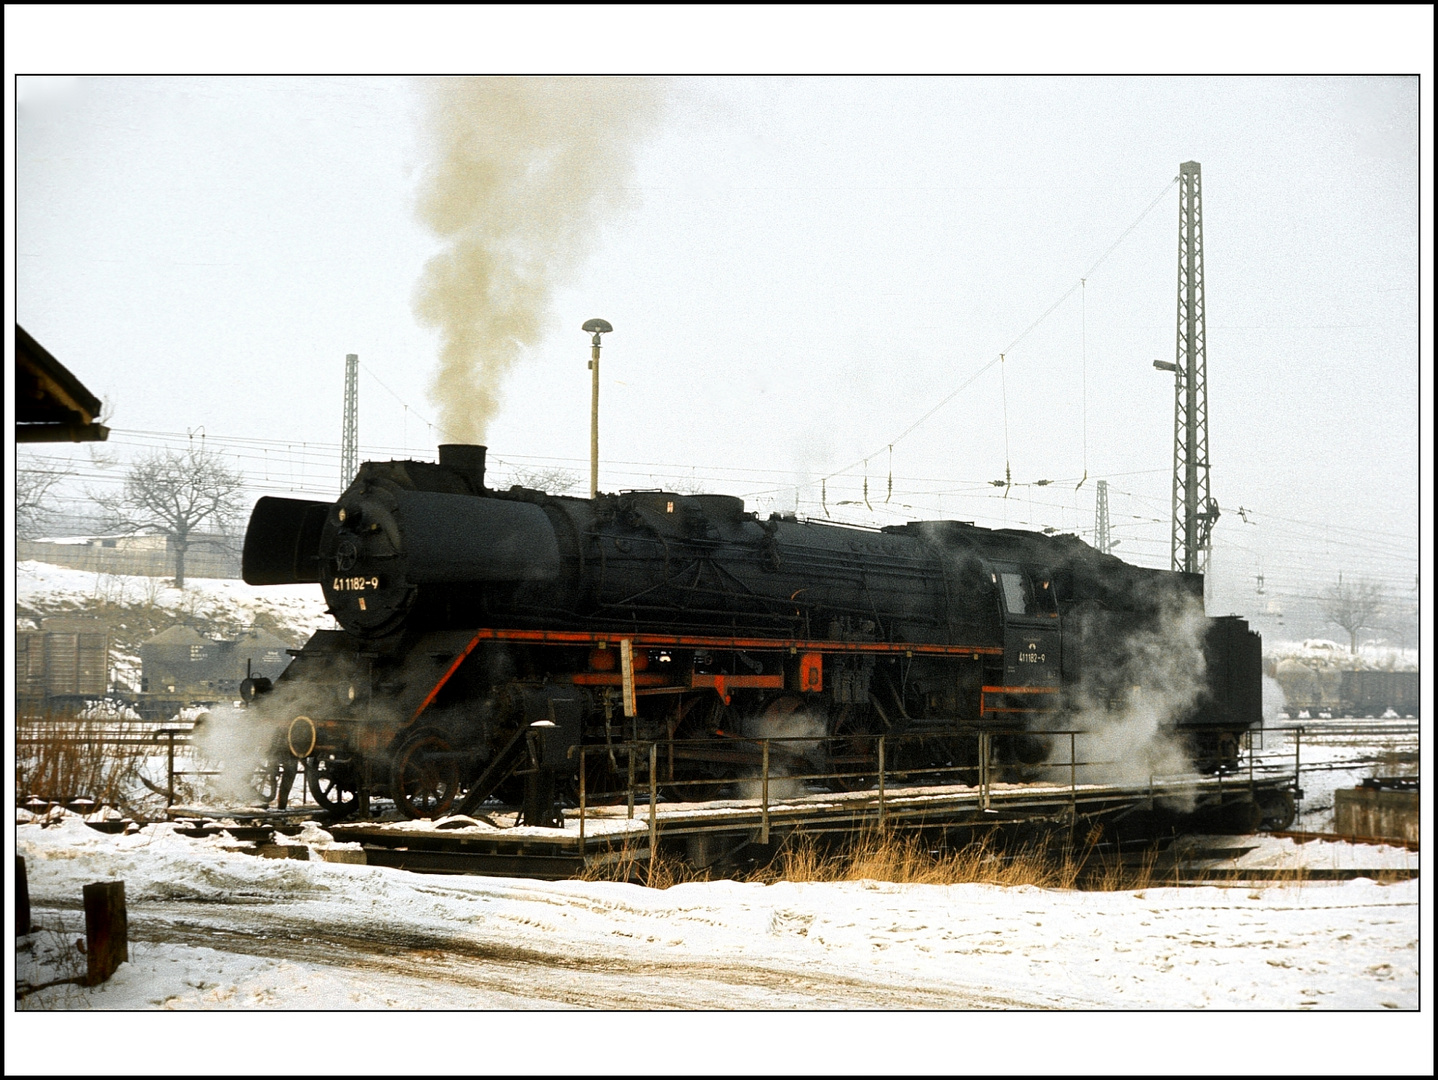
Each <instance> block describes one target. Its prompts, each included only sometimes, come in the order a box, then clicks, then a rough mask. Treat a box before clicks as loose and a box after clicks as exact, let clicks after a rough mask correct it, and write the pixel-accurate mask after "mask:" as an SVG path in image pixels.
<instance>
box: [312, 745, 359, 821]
mask: <svg viewBox="0 0 1438 1080" xmlns="http://www.w3.org/2000/svg"><path fill="white" fill-rule="evenodd" d="M305 778H306V781H307V783H308V784H309V789H310V794H311V795H313V796H314V797H315V802H317V803H318V804H319V806H320V809H321V810H325V811H327V812H328V813H329V814H330V816H331V817H333V818H335V819H336V820H342V819H344V818H347V817H349V816H350V815H351V814H353V813H354V812H355V811H356V810H357V809H358V808H359V778H358V776H357V775H356V773H355V767H354V762H353V761H350V760H343V759H339V758H335V757H326V756H321V755H319V754H311V755H310V756H309V757H307V758H305Z"/></svg>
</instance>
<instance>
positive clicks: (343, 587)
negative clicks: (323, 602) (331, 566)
mask: <svg viewBox="0 0 1438 1080" xmlns="http://www.w3.org/2000/svg"><path fill="white" fill-rule="evenodd" d="M330 588H331V589H333V590H334V591H335V592H365V591H366V590H368V589H378V588H379V578H378V577H337V578H335V579H334V582H333V583H332V584H331V585H330Z"/></svg>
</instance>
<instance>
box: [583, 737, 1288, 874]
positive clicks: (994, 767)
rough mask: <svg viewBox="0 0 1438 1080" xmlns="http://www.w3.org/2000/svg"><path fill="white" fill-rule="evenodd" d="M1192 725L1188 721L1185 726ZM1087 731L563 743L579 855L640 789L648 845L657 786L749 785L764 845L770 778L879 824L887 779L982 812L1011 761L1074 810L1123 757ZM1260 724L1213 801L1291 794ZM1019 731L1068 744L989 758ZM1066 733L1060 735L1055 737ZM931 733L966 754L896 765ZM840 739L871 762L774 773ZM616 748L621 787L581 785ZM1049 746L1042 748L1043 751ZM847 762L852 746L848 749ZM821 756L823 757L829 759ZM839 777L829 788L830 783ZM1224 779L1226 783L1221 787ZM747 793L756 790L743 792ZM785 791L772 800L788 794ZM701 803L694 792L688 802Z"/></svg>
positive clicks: (654, 835) (1151, 791) (1178, 778)
mask: <svg viewBox="0 0 1438 1080" xmlns="http://www.w3.org/2000/svg"><path fill="white" fill-rule="evenodd" d="M1190 730H1191V729H1190ZM1089 734H1093V733H1092V732H1090V731H1088V730H1084V729H1059V730H1053V731H1045V732H1041V733H1036V732H1034V731H1032V730H1028V729H1018V728H1016V729H983V730H966V731H963V732H957V733H955V732H952V731H948V732H942V731H936V732H914V733H909V734H905V735H865V736H856V735H845V736H829V737H811V736H802V735H798V736H772V737H768V738H760V737H743V736H726V737H724V738H723V739H719V740H694V739H686V740H674V739H660V740H647V741H646V740H637V741H631V742H624V743H611V744H607V745H592V746H575V747H571V749H570V753H569V756H570V758H571V759H577V765H578V781H579V783H578V796H579V806H578V811H579V853H580V854H581V855H583V854H584V853H585V850H586V845H587V843H588V841H589V831H588V826H589V823H590V822H591V820H594V815H593V811H594V810H595V809H597V808H598V807H600V806H604V807H606V808H607V807H612V806H615V805H617V804H618V803H620V802H621V801H622V802H624V803H625V804H626V806H627V818H628V819H629V820H633V818H634V816H635V804H636V796H638V795H640V794H644V795H647V796H648V803H649V812H648V826H649V850H650V851H651V852H653V851H655V850H656V845H657V843H658V837H659V815H658V803H659V795H660V789H661V788H664V789H667V790H666V797H672V796H673V795H674V793H675V792H676V791H677V792H681V793H690V792H698V791H703V790H709V789H715V790H716V791H718V790H722V789H724V788H733V787H734V786H735V785H741V787H742V786H751V787H753V788H754V789H755V790H756V794H757V801H758V811H759V842H760V843H762V844H767V843H769V837H770V832H771V828H772V822H771V814H772V811H773V809H774V808H775V805H776V803H775V801H774V799H773V797H772V796H773V786H774V782H775V781H783V782H784V783H785V784H787V785H807V784H819V783H822V784H826V785H831V786H830V787H829V790H830V791H831V792H835V793H838V792H845V791H847V792H848V793H849V796H850V798H849V799H848V800H847V801H848V802H849V805H851V806H852V807H853V808H854V809H855V810H863V811H872V812H873V813H874V816H875V819H876V821H877V822H878V824H879V825H881V826H882V825H885V824H887V822H888V820H889V815H890V812H891V810H892V809H893V807H894V796H893V794H892V789H893V786H894V784H895V782H896V781H910V782H912V781H914V780H915V779H919V780H922V779H924V778H931V779H941V778H942V779H948V780H950V781H951V782H953V783H962V784H965V785H966V786H969V787H977V789H978V806H979V808H980V810H981V811H983V812H990V811H991V809H992V796H993V785H994V783H995V778H996V776H999V775H1001V774H1002V773H1003V772H1004V770H1006V769H1010V768H1016V769H1018V770H1021V771H1022V772H1024V773H1026V774H1030V776H1031V775H1032V774H1034V773H1040V774H1042V773H1045V772H1049V773H1054V772H1057V773H1060V774H1063V773H1066V774H1067V787H1068V802H1069V808H1070V813H1071V814H1072V815H1074V816H1076V815H1077V810H1078V803H1079V794H1080V788H1081V787H1087V786H1090V785H1093V784H1096V783H1103V781H1099V780H1094V779H1091V778H1084V779H1081V778H1080V770H1081V769H1082V770H1087V769H1095V768H1097V769H1102V768H1114V767H1122V766H1124V765H1125V764H1126V762H1124V761H1123V760H1121V759H1099V760H1083V759H1081V758H1080V756H1079V754H1078V746H1079V744H1078V738H1079V737H1080V736H1083V735H1089ZM1261 735H1262V730H1261V729H1260V730H1255V731H1249V732H1245V733H1244V740H1243V747H1244V750H1245V751H1246V755H1245V756H1246V758H1247V764H1246V766H1245V767H1243V768H1241V769H1240V770H1239V771H1237V772H1229V773H1227V774H1225V773H1224V772H1222V771H1219V772H1218V773H1217V774H1216V775H1215V777H1214V781H1216V782H1215V783H1214V786H1215V789H1216V794H1217V796H1218V799H1219V801H1220V803H1221V802H1222V799H1223V794H1224V792H1225V790H1227V791H1234V790H1239V789H1243V788H1247V789H1248V790H1249V791H1250V792H1252V791H1253V790H1255V789H1256V788H1257V787H1258V786H1259V785H1260V784H1261V785H1263V786H1264V787H1271V786H1273V785H1274V784H1280V785H1288V786H1289V787H1291V788H1292V789H1293V790H1294V792H1295V795H1296V796H1301V789H1300V788H1299V786H1298V780H1299V759H1298V757H1297V755H1296V753H1295V756H1294V759H1293V769H1292V770H1291V771H1290V769H1289V768H1288V765H1287V758H1286V757H1285V758H1283V759H1282V760H1278V759H1265V760H1263V761H1260V760H1258V757H1257V752H1256V751H1255V747H1254V742H1255V737H1256V736H1261ZM1005 736H1008V737H1019V736H1022V737H1026V738H1036V737H1040V738H1045V739H1049V740H1051V742H1050V746H1051V747H1054V746H1059V747H1061V746H1063V743H1064V742H1065V741H1066V742H1067V750H1068V755H1067V758H1066V759H1062V760H1057V761H1055V760H1046V761H1042V762H1036V763H1033V764H1019V765H1013V764H1007V763H1000V762H996V761H995V760H994V757H995V754H994V750H995V743H994V740H995V738H996V737H1005ZM1064 737H1066V739H1065V738H1064ZM936 739H945V740H949V741H951V742H952V741H955V740H960V739H967V740H977V754H976V757H975V759H974V760H973V761H972V762H969V761H965V762H963V763H954V762H950V763H948V764H943V765H923V766H907V767H906V766H902V765H897V766H896V764H895V759H894V756H893V754H892V751H893V750H894V749H895V748H898V747H902V746H903V745H904V744H905V743H913V742H920V743H922V742H930V743H932V742H933V741H934V740H936ZM835 743H839V744H843V746H844V747H845V748H846V749H849V750H850V751H852V749H853V748H854V747H855V745H856V744H857V745H860V746H863V745H867V746H869V747H870V749H871V753H870V754H869V755H868V757H867V759H866V764H867V763H868V762H871V763H872V764H871V765H869V767H864V768H859V769H838V770H823V771H792V770H791V769H789V768H787V767H786V768H784V769H783V770H782V771H778V772H776V771H775V767H774V764H775V763H774V749H775V748H776V747H777V748H779V749H780V750H785V749H788V748H791V747H792V748H795V749H797V750H799V751H800V752H799V753H797V754H796V753H794V752H793V751H792V750H791V751H790V752H789V753H788V754H787V757H788V759H789V762H790V763H794V762H796V761H798V760H803V759H805V758H807V759H809V760H813V759H814V758H815V757H816V756H817V755H816V754H815V751H816V750H818V749H819V748H820V747H821V746H824V745H825V744H835ZM741 746H747V747H751V748H753V751H752V752H751V754H750V757H751V758H752V764H754V765H756V766H757V772H755V773H753V774H751V775H728V776H715V777H676V776H675V773H674V764H673V763H674V755H675V749H676V747H679V748H681V749H682V750H683V751H685V752H687V754H688V755H693V754H695V753H702V751H703V749H704V748H706V747H708V748H713V749H718V750H730V751H732V750H733V749H734V748H735V747H741ZM661 752H663V753H664V754H665V756H666V758H667V760H668V762H669V778H668V779H667V780H666V779H663V778H661V776H660V769H659V759H660V754H661ZM617 753H623V754H624V755H625V758H626V762H625V765H626V768H625V775H626V777H627V782H626V783H625V784H624V786H623V787H622V788H614V789H610V790H606V791H601V792H592V791H590V790H589V785H588V774H589V771H590V770H589V769H587V768H586V767H585V766H586V762H587V761H588V760H589V759H591V758H592V757H594V756H595V755H599V756H610V755H614V754H617ZM1052 755H1053V752H1052V750H1050V754H1049V757H1050V758H1052ZM847 757H848V758H849V759H850V760H852V759H853V757H854V755H853V754H852V752H851V753H850V754H848V755H847ZM645 758H647V759H648V768H647V769H646V770H644V773H645V775H643V776H642V777H641V776H639V775H638V773H639V769H640V768H641V767H640V766H637V764H636V763H637V762H642V761H643V760H644V759H645ZM824 759H825V760H830V761H832V760H833V759H832V758H828V757H827V755H826V756H825V758H824ZM1128 779H1129V781H1130V782H1135V781H1139V780H1143V781H1146V788H1147V791H1148V798H1147V805H1148V807H1149V808H1152V807H1153V805H1154V800H1155V798H1161V797H1162V795H1163V793H1165V792H1166V791H1167V789H1168V788H1170V787H1171V786H1172V785H1174V784H1177V783H1184V782H1188V783H1191V782H1192V781H1193V780H1194V779H1195V776H1194V774H1192V773H1161V772H1156V771H1149V772H1148V773H1147V775H1146V777H1142V778H1136V777H1133V776H1132V774H1130V776H1129V777H1128ZM835 782H838V784H839V787H838V788H837V789H836V788H834V787H833V786H832V785H833V784H834V783H835ZM1225 782H1226V783H1227V786H1226V787H1225ZM858 791H870V792H872V795H871V796H870V797H869V798H867V799H863V800H858V801H854V800H852V797H851V796H852V793H854V792H858ZM744 797H745V798H755V796H753V795H751V796H744ZM791 799H792V795H791V796H787V797H786V798H785V799H784V800H783V802H781V803H779V805H783V804H784V803H786V802H788V801H790V800H791ZM694 801H702V800H694Z"/></svg>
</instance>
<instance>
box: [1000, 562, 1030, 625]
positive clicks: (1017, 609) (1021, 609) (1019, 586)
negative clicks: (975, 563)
mask: <svg viewBox="0 0 1438 1080" xmlns="http://www.w3.org/2000/svg"><path fill="white" fill-rule="evenodd" d="M999 582H1000V584H1001V585H1002V586H1003V590H1004V607H1005V608H1007V609H1008V613H1009V614H1010V615H1031V614H1033V610H1032V609H1033V605H1032V603H1031V602H1030V597H1029V583H1028V575H1027V574H1014V573H1009V572H1008V571H1004V572H1003V573H1001V574H999Z"/></svg>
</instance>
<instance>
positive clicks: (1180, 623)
mask: <svg viewBox="0 0 1438 1080" xmlns="http://www.w3.org/2000/svg"><path fill="white" fill-rule="evenodd" d="M1207 628H1208V619H1207V618H1206V617H1205V615H1204V612H1203V605H1202V604H1201V603H1200V602H1199V601H1198V600H1196V599H1186V600H1184V601H1183V602H1181V603H1172V604H1169V605H1168V606H1166V607H1165V609H1164V610H1163V612H1162V614H1161V616H1160V618H1159V619H1158V621H1157V624H1156V625H1154V626H1153V627H1152V628H1149V629H1143V630H1135V631H1133V632H1131V633H1129V634H1127V635H1126V636H1125V637H1124V639H1123V642H1122V646H1121V648H1119V649H1118V650H1115V651H1114V653H1113V660H1112V664H1113V666H1112V667H1111V668H1109V669H1108V670H1101V671H1086V672H1085V675H1084V678H1083V680H1082V681H1081V682H1080V684H1079V686H1078V687H1077V688H1076V689H1075V690H1074V691H1072V692H1071V693H1070V695H1069V705H1070V710H1071V711H1070V712H1069V713H1068V714H1067V715H1066V716H1065V718H1064V721H1063V722H1064V724H1065V725H1066V726H1068V727H1070V728H1074V729H1078V730H1080V731H1083V732H1085V734H1082V735H1078V736H1076V738H1075V756H1076V757H1077V758H1078V760H1079V761H1080V762H1082V763H1084V764H1080V765H1079V766H1078V767H1077V769H1076V771H1075V778H1076V779H1077V781H1078V782H1079V783H1085V784H1139V783H1146V782H1147V781H1148V779H1149V778H1150V777H1153V776H1172V775H1175V774H1188V773H1191V772H1192V771H1193V762H1192V760H1191V754H1190V751H1189V748H1188V747H1187V746H1186V745H1185V741H1184V738H1183V736H1182V735H1180V734H1179V733H1178V731H1177V730H1176V727H1175V725H1176V723H1177V722H1178V721H1179V720H1180V719H1181V718H1182V717H1183V716H1184V715H1185V714H1186V713H1187V712H1188V711H1189V710H1190V709H1192V708H1193V706H1194V705H1195V704H1196V703H1197V701H1198V698H1199V695H1200V694H1201V693H1203V691H1204V688H1205V685H1206V683H1205V679H1204V675H1205V671H1206V667H1207V664H1206V662H1205V660H1204V654H1203V638H1204V633H1205V631H1206V630H1207ZM1068 761H1069V747H1068V739H1067V738H1064V737H1056V738H1055V740H1054V746H1053V749H1052V751H1051V752H1050V756H1049V762H1050V763H1051V764H1063V765H1067V764H1068ZM1058 771H1060V770H1050V772H1052V773H1057V772H1058Z"/></svg>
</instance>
